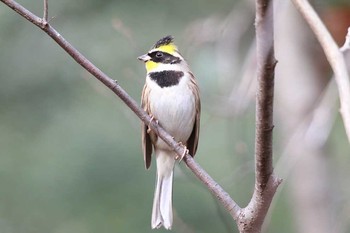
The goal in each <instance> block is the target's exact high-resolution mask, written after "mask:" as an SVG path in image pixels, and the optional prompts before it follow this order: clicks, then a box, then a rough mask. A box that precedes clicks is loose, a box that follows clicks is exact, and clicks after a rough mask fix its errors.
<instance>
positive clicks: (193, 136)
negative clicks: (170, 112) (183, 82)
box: [187, 73, 201, 157]
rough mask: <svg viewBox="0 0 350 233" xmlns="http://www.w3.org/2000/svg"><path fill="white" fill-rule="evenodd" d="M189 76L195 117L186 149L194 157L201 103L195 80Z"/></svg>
mask: <svg viewBox="0 0 350 233" xmlns="http://www.w3.org/2000/svg"><path fill="white" fill-rule="evenodd" d="M190 75H191V82H190V83H189V86H190V89H191V91H192V92H193V95H194V97H195V105H196V115H195V121H194V126H193V130H192V133H191V135H190V137H189V139H188V140H187V149H188V150H189V153H190V155H192V156H193V157H194V155H195V154H196V152H197V147H198V140H199V127H200V114H201V102H200V98H199V88H198V85H197V83H196V79H195V77H194V75H193V74H192V73H190Z"/></svg>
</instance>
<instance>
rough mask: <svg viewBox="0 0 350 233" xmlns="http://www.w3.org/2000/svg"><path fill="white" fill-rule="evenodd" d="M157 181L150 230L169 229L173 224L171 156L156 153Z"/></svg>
mask: <svg viewBox="0 0 350 233" xmlns="http://www.w3.org/2000/svg"><path fill="white" fill-rule="evenodd" d="M156 157H157V181H156V189H155V192H154V199H153V210H152V228H153V229H154V228H160V227H161V226H164V228H165V229H171V226H172V224H173V208H172V194H173V173H174V172H173V170H174V165H175V160H174V157H173V156H172V154H170V155H169V154H168V153H164V152H163V153H161V152H160V153H157V152H156Z"/></svg>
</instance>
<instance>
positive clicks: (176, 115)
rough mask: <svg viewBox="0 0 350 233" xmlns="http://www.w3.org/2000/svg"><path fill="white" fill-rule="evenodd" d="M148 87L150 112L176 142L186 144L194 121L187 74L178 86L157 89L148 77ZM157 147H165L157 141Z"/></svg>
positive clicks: (193, 100)
mask: <svg viewBox="0 0 350 233" xmlns="http://www.w3.org/2000/svg"><path fill="white" fill-rule="evenodd" d="M146 82H147V84H148V85H149V86H150V89H151V91H150V95H149V101H150V108H151V109H150V110H151V113H152V114H153V116H154V118H155V119H156V120H158V121H159V124H160V125H161V126H162V127H163V128H164V129H165V130H166V131H167V132H168V133H170V134H171V135H172V136H173V137H174V138H175V140H176V141H179V142H180V141H181V142H182V143H186V141H187V140H188V138H189V137H190V135H191V132H192V130H193V125H194V119H195V112H196V107H195V97H194V95H193V93H192V91H191V90H190V88H189V87H188V82H190V76H189V74H188V73H185V75H184V76H183V77H182V78H181V80H180V82H179V84H178V85H175V86H171V87H164V88H161V87H159V86H158V85H157V84H156V83H155V82H154V81H152V80H151V79H150V78H149V77H147V79H146ZM157 146H158V147H166V148H168V147H167V145H166V144H165V143H164V142H163V141H162V140H158V142H157Z"/></svg>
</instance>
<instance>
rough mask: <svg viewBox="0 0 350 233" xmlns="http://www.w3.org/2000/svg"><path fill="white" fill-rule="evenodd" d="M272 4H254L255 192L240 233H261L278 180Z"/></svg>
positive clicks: (265, 0) (262, 1) (269, 1)
mask: <svg viewBox="0 0 350 233" xmlns="http://www.w3.org/2000/svg"><path fill="white" fill-rule="evenodd" d="M273 26H274V25H273V4H272V0H256V19H255V27H256V47H257V80H258V87H257V93H256V131H255V132H256V136H255V189H254V193H253V197H252V199H251V200H250V202H249V204H248V206H247V207H245V208H244V209H243V210H242V212H241V217H240V219H239V222H238V223H237V224H238V228H239V230H240V232H241V233H257V232H261V227H262V224H263V222H264V219H265V216H266V214H267V211H268V209H269V207H270V204H271V201H272V199H273V196H274V194H275V192H276V190H277V187H278V185H279V184H280V183H281V181H282V180H281V179H279V178H277V177H275V176H274V174H273V165H272V133H273V97H274V70H275V66H276V63H277V62H276V60H275V57H274V47H273V43H274V39H273V38H274V32H273Z"/></svg>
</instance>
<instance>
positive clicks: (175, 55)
mask: <svg viewBox="0 0 350 233" xmlns="http://www.w3.org/2000/svg"><path fill="white" fill-rule="evenodd" d="M138 59H139V60H141V61H143V62H145V66H146V70H147V76H146V83H145V85H144V88H143V91H142V98H141V106H142V108H143V109H144V110H145V111H146V112H147V113H148V114H149V115H150V116H151V117H152V120H156V122H157V123H158V124H159V125H160V126H161V127H163V128H164V129H165V130H166V131H167V132H168V133H169V134H170V135H171V136H173V138H174V140H176V141H177V142H179V143H180V144H182V145H184V146H186V147H187V152H188V153H189V154H190V155H192V156H194V155H195V153H196V150H197V145H198V136H199V119H200V110H201V105H200V99H199V90H198V86H197V83H196V80H195V77H194V76H193V74H192V72H191V71H190V68H189V67H188V64H187V62H186V61H185V59H184V58H183V57H182V56H181V54H180V53H179V51H178V49H177V47H176V45H175V44H174V42H173V37H172V36H166V37H164V38H162V39H160V40H159V41H157V42H156V43H155V45H154V46H153V47H152V48H151V49H150V51H148V53H146V54H144V55H142V56H140V57H138ZM142 149H143V156H144V161H145V166H146V169H148V168H149V167H150V165H151V156H152V151H153V149H154V154H155V157H156V164H157V180H156V188H155V193H154V200H153V209H152V221H151V225H152V228H153V229H154V228H160V227H161V226H163V227H164V228H165V229H171V226H172V223H173V212H172V189H173V173H174V166H175V161H176V159H178V158H179V156H177V155H176V153H175V152H174V150H173V149H171V148H170V147H169V146H168V145H167V144H166V143H165V142H164V141H163V140H162V139H161V138H159V137H158V136H157V135H156V134H155V133H154V132H153V131H151V130H150V129H149V128H148V126H147V125H145V124H142ZM184 155H185V154H184ZM184 155H183V156H184ZM183 156H182V157H183ZM181 159H182V158H180V161H181Z"/></svg>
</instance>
